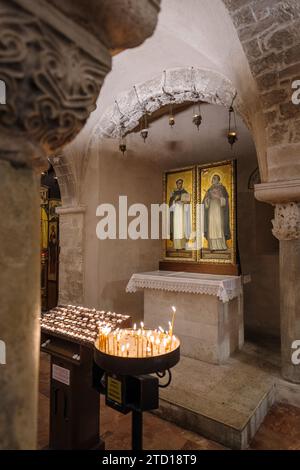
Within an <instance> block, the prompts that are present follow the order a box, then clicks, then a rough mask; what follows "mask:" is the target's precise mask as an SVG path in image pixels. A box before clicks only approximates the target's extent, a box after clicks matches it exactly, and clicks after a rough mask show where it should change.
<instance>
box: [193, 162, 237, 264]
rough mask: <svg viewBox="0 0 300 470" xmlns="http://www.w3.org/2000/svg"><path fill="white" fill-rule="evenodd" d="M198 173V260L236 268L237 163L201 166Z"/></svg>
mask: <svg viewBox="0 0 300 470" xmlns="http://www.w3.org/2000/svg"><path fill="white" fill-rule="evenodd" d="M197 170H198V171H197V189H198V191H197V193H198V197H197V208H198V210H197V219H198V220H197V235H198V237H197V238H198V241H197V242H198V247H197V248H198V250H197V261H198V262H201V263H214V264H232V265H235V264H236V258H237V256H236V203H235V201H236V185H235V174H236V171H235V161H231V160H230V161H224V162H219V163H214V164H207V165H198V167H197Z"/></svg>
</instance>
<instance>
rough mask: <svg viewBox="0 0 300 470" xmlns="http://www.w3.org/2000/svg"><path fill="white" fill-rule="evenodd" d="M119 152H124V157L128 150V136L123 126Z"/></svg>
mask: <svg viewBox="0 0 300 470" xmlns="http://www.w3.org/2000/svg"><path fill="white" fill-rule="evenodd" d="M119 150H120V152H122V154H123V156H124V154H125V152H126V150H127V145H126V135H125V134H124V127H123V126H122V125H121V128H120V137H119Z"/></svg>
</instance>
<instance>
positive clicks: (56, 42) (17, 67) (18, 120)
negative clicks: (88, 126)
mask: <svg viewBox="0 0 300 470" xmlns="http://www.w3.org/2000/svg"><path fill="white" fill-rule="evenodd" d="M45 16H46V15H45ZM58 23H59V22H58ZM74 27H75V28H78V27H77V25H75V24H74ZM100 46H101V44H100ZM101 59H103V60H101ZM109 70H110V58H109V55H108V53H107V55H106V56H105V57H104V58H101V57H100V56H99V59H96V58H95V56H94V54H92V53H90V54H89V52H88V51H87V48H84V49H83V48H82V47H81V46H78V45H77V44H75V43H74V42H73V41H72V40H71V39H70V38H69V37H67V36H65V35H64V34H63V31H62V28H61V27H59V28H58V29H55V27H54V26H53V22H52V24H51V25H50V24H47V23H46V22H45V21H42V20H41V18H39V17H37V16H34V15H32V14H31V13H28V12H27V11H26V10H25V9H23V8H21V7H20V6H18V5H16V4H15V3H13V2H9V1H7V0H0V77H1V79H2V80H4V81H5V83H6V103H7V104H6V105H4V106H1V107H0V131H1V134H2V135H3V134H4V135H6V134H8V135H9V137H10V138H11V139H12V138H14V137H13V135H18V138H20V136H22V135H23V136H24V138H26V139H28V140H30V141H31V142H33V143H37V144H39V145H40V146H41V148H42V149H43V150H44V151H45V152H46V153H50V152H51V151H53V150H55V149H57V148H60V147H61V146H63V145H64V144H66V143H67V142H69V141H70V140H72V139H73V138H74V137H75V135H76V134H77V133H78V132H79V131H80V129H81V128H82V126H83V125H84V124H85V122H86V120H87V118H88V116H89V114H90V112H91V111H92V110H93V109H94V108H95V103H96V99H97V97H98V95H99V91H100V87H101V85H102V82H103V80H104V77H105V75H106V74H107V73H108V71H109ZM12 134H13V135H12Z"/></svg>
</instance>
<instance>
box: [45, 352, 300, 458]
mask: <svg viewBox="0 0 300 470" xmlns="http://www.w3.org/2000/svg"><path fill="white" fill-rule="evenodd" d="M130 430H131V419H130V415H126V416H124V415H122V414H120V413H118V412H116V411H114V410H112V409H111V408H108V407H106V406H105V405H104V404H103V400H102V402H101V435H102V438H103V439H104V440H105V445H106V449H108V450H114V449H119V450H123V449H130V439H131V434H130ZM48 439H49V360H48V357H47V355H45V354H42V355H41V368H40V394H39V434H38V446H39V448H45V447H47V446H48ZM144 448H145V449H155V450H158V449H162V450H181V449H184V450H218V449H224V447H223V446H221V445H220V444H218V443H216V442H213V441H210V440H208V439H205V438H204V437H202V436H200V435H198V434H195V433H193V432H190V431H186V430H184V429H182V428H180V427H178V426H176V425H174V424H172V423H169V422H167V421H164V420H162V419H160V418H158V417H157V416H155V415H153V414H150V413H145V414H144ZM250 449H254V450H258V449H272V450H273V449H290V450H295V449H298V450H300V409H298V408H294V407H291V406H288V405H283V404H280V405H275V406H273V408H272V409H271V411H270V412H269V414H268V416H267V417H266V419H265V421H264V423H263V424H262V426H261V427H260V429H259V431H258V432H257V434H256V436H255V438H254V440H253V441H252V443H251V446H250Z"/></svg>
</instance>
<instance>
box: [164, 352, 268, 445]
mask: <svg viewBox="0 0 300 470" xmlns="http://www.w3.org/2000/svg"><path fill="white" fill-rule="evenodd" d="M274 401H275V377H274V376H272V375H271V374H270V373H268V372H266V371H264V370H262V369H261V368H260V367H259V366H258V365H255V364H252V363H251V361H250V364H249V357H248V355H247V354H246V353H244V352H239V353H237V354H235V355H234V356H233V357H232V358H230V359H229V361H228V363H227V364H226V365H219V366H217V365H212V364H207V363H205V362H201V361H197V360H195V359H191V358H187V357H181V360H180V362H179V364H178V365H177V366H176V367H175V368H174V369H172V382H171V384H170V385H169V387H168V388H166V389H161V390H160V408H159V410H158V411H157V412H156V413H157V414H158V415H159V416H161V417H162V418H164V419H167V420H168V421H172V422H174V423H176V424H178V425H179V426H182V427H184V428H186V429H189V430H191V431H194V432H198V433H199V434H201V435H203V436H205V437H207V438H209V439H213V440H215V441H217V442H219V443H221V444H223V445H225V446H226V447H229V448H231V449H246V448H247V447H248V445H249V442H250V441H251V439H252V438H253V437H254V435H255V433H256V431H257V430H258V428H259V426H260V424H261V423H262V421H263V420H264V418H265V416H266V414H267V413H268V410H269V409H270V407H271V406H272V404H273V403H274Z"/></svg>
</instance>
